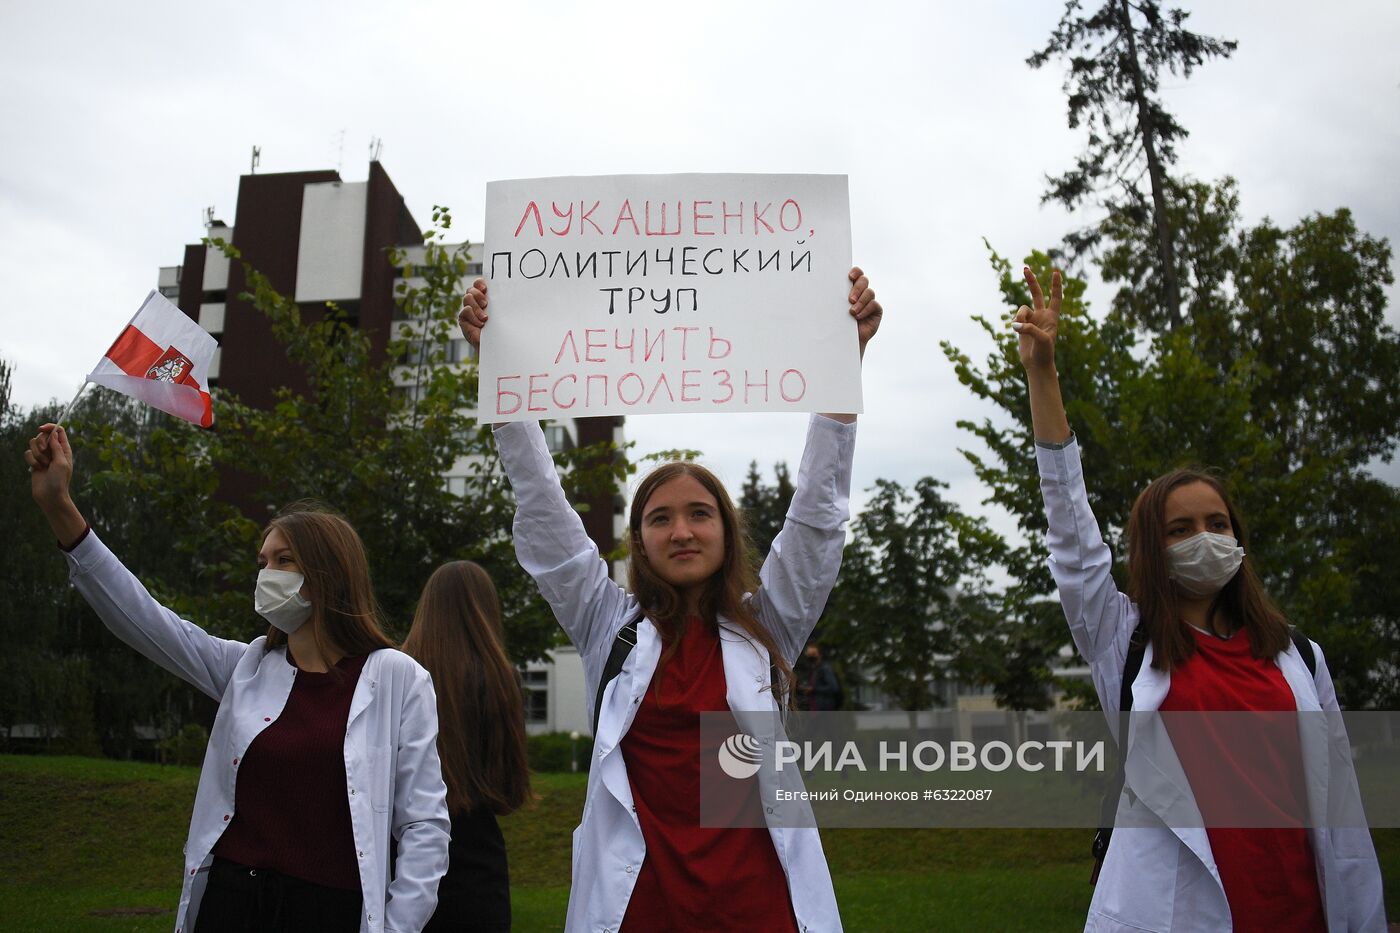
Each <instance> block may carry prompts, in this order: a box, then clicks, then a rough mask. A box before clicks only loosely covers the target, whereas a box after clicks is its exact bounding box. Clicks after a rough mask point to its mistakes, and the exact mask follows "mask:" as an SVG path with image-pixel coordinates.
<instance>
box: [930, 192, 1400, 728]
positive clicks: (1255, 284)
mask: <svg viewBox="0 0 1400 933" xmlns="http://www.w3.org/2000/svg"><path fill="white" fill-rule="evenodd" d="M1174 204H1175V205H1176V208H1175V210H1176V220H1177V222H1178V223H1179V224H1180V227H1179V229H1180V235H1181V240H1182V242H1183V243H1185V244H1187V245H1188V247H1189V249H1188V250H1186V251H1184V252H1183V254H1182V255H1183V259H1182V261H1181V270H1182V272H1183V277H1182V281H1183V282H1184V283H1185V284H1186V286H1187V288H1186V291H1185V294H1186V296H1187V298H1188V301H1189V302H1190V304H1191V306H1192V308H1193V313H1192V316H1191V319H1190V320H1189V321H1188V322H1187V323H1186V324H1184V325H1183V326H1182V327H1181V328H1179V329H1175V330H1173V329H1170V328H1165V327H1162V326H1161V322H1160V321H1159V320H1158V321H1156V323H1154V324H1153V325H1152V326H1148V325H1147V323H1145V322H1146V321H1150V320H1153V319H1152V318H1150V316H1145V315H1144V314H1142V313H1141V311H1142V309H1143V308H1144V306H1145V305H1146V304H1147V303H1148V302H1149V301H1150V299H1145V298H1143V296H1142V295H1141V294H1138V293H1136V292H1135V291H1134V285H1135V284H1136V283H1139V282H1141V275H1142V271H1141V270H1143V269H1144V268H1145V267H1146V265H1147V264H1148V263H1150V262H1151V259H1150V258H1149V257H1148V256H1147V255H1145V254H1148V253H1150V251H1151V246H1150V237H1151V234H1150V229H1149V227H1150V224H1149V223H1148V222H1145V221H1143V220H1142V219H1141V218H1136V217H1135V216H1134V215H1132V214H1131V212H1128V211H1122V212H1117V213H1115V214H1113V215H1111V216H1110V218H1109V222H1108V223H1107V225H1106V228H1105V229H1106V230H1107V232H1108V234H1109V235H1110V236H1111V237H1112V239H1111V241H1110V242H1109V248H1108V249H1107V250H1106V251H1105V253H1104V256H1103V259H1102V266H1103V269H1104V272H1105V278H1108V279H1109V280H1110V281H1123V282H1125V283H1128V284H1126V285H1125V286H1124V287H1123V288H1122V289H1120V291H1119V293H1118V295H1117V296H1116V297H1115V299H1114V304H1113V308H1112V309H1111V310H1110V313H1109V314H1108V315H1107V316H1106V317H1105V318H1103V319H1102V320H1097V319H1095V318H1094V317H1092V316H1091V315H1090V314H1089V309H1088V308H1087V307H1086V306H1085V304H1084V302H1083V300H1082V296H1083V283H1082V281H1079V280H1076V279H1073V278H1070V279H1068V280H1067V281H1066V283H1065V301H1064V305H1063V309H1062V319H1061V334H1062V336H1063V339H1062V340H1060V341H1058V342H1057V347H1056V366H1057V369H1058V370H1059V374H1060V382H1061V385H1062V386H1063V388H1064V393H1065V399H1066V407H1067V411H1068V414H1069V419H1070V423H1071V425H1072V426H1073V427H1074V429H1075V433H1076V436H1077V437H1078V440H1079V444H1080V447H1081V451H1082V455H1083V460H1084V464H1085V475H1086V476H1087V477H1088V487H1089V494H1090V501H1091V504H1092V505H1093V508H1094V511H1095V514H1096V516H1097V517H1098V519H1099V522H1100V525H1101V527H1102V529H1103V531H1104V534H1105V537H1106V539H1107V540H1108V543H1109V545H1110V547H1111V548H1112V550H1113V552H1114V554H1115V555H1118V556H1121V555H1123V554H1124V552H1125V549H1124V547H1123V541H1122V534H1123V529H1124V527H1125V526H1126V522H1127V517H1128V514H1129V511H1130V509H1131V507H1132V504H1133V502H1134V501H1135V499H1136V496H1137V494H1138V493H1139V492H1140V491H1141V490H1142V489H1143V488H1144V487H1145V486H1146V485H1147V483H1148V482H1149V481H1150V480H1151V479H1152V478H1153V477H1155V476H1158V475H1160V474H1162V473H1164V472H1166V471H1167V470H1169V469H1171V468H1173V467H1175V466H1179V465H1185V464H1206V465H1211V466H1213V467H1214V468H1216V469H1217V470H1218V471H1219V472H1220V474H1221V476H1222V479H1223V480H1224V481H1225V483H1226V485H1227V486H1228V487H1229V488H1230V489H1231V490H1232V492H1233V494H1234V496H1235V498H1236V499H1237V501H1238V502H1239V504H1240V506H1241V509H1242V511H1243V514H1244V516H1245V518H1246V520H1247V522H1248V527H1249V531H1250V542H1251V543H1250V552H1251V556H1252V559H1253V560H1254V562H1255V565H1256V567H1258V568H1259V570H1260V571H1261V573H1262V575H1263V577H1264V579H1265V583H1266V585H1267V587H1268V589H1269V591H1270V593H1271V594H1273V596H1274V597H1275V599H1276V600H1278V602H1279V603H1280V605H1281V607H1282V608H1283V610H1284V611H1285V613H1286V614H1287V615H1288V616H1289V617H1290V618H1291V619H1292V620H1293V621H1294V622H1295V623H1296V624H1298V625H1299V626H1300V628H1301V629H1302V631H1303V632H1304V633H1305V634H1308V635H1311V636H1312V637H1314V638H1316V639H1318V640H1319V641H1320V642H1321V643H1322V645H1323V648H1324V650H1325V651H1326V653H1327V657H1328V666H1329V668H1330V669H1331V670H1332V672H1333V675H1334V678H1335V679H1336V681H1337V687H1338V693H1339V696H1340V697H1341V698H1342V702H1343V703H1344V704H1345V705H1350V706H1365V705H1374V704H1377V703H1381V702H1390V701H1389V700H1388V699H1387V698H1389V697H1393V696H1394V691H1395V681H1396V672H1395V668H1394V666H1393V664H1389V663H1378V661H1377V659H1380V658H1393V657H1394V656H1395V655H1396V648H1397V647H1400V644H1397V640H1396V634H1397V629H1398V628H1400V610H1397V609H1395V608H1394V607H1395V606H1396V605H1397V600H1400V581H1397V580H1396V579H1395V576H1396V575H1394V574H1389V575H1386V576H1385V577H1384V578H1382V577H1381V575H1379V573H1378V571H1379V564H1378V563H1377V554H1378V553H1380V552H1383V551H1384V549H1385V546H1384V545H1383V544H1381V541H1382V539H1383V536H1384V535H1385V534H1386V533H1387V529H1391V528H1394V527H1397V525H1398V524H1400V510H1397V504H1398V503H1400V495H1397V492H1396V490H1395V489H1394V487H1390V486H1387V485H1386V484H1384V483H1381V482H1380V481H1378V480H1376V479H1375V478H1374V477H1372V476H1370V475H1369V474H1367V473H1366V472H1365V465H1366V463H1367V462H1369V461H1370V460H1371V459H1372V458H1381V459H1383V460H1384V459H1388V458H1389V457H1390V456H1392V455H1393V454H1394V451H1395V445H1396V442H1397V438H1398V437H1400V421H1397V414H1396V412H1394V411H1392V410H1388V409H1390V408H1393V406H1390V405H1389V404H1388V402H1386V400H1387V399H1390V398H1394V397H1395V394H1396V393H1397V392H1400V335H1397V334H1396V333H1395V331H1394V330H1393V329H1391V328H1390V327H1388V326H1387V325H1386V324H1385V323H1384V312H1385V296H1384V286H1386V285H1388V284H1390V282H1391V281H1392V280H1391V274H1390V265H1389V264H1390V250H1389V245H1388V244H1387V243H1385V241H1383V240H1374V239H1372V238H1370V237H1368V236H1366V235H1365V234H1362V233H1360V232H1358V231H1357V230H1356V228H1355V226H1354V224H1353V223H1352V221H1351V217H1350V214H1349V213H1347V212H1346V211H1344V210H1343V211H1338V212H1336V213H1334V214H1331V215H1316V216H1314V217H1309V218H1305V219H1304V220H1302V221H1300V222H1299V223H1298V224H1297V225H1295V226H1294V227H1292V228H1290V229H1287V230H1283V229H1280V228H1278V227H1276V226H1275V225H1274V224H1273V223H1272V222H1270V221H1267V220H1266V221H1264V222H1262V223H1260V224H1258V225H1256V226H1254V227H1250V228H1246V227H1244V226H1243V225H1242V224H1241V223H1240V221H1239V218H1238V214H1237V212H1236V208H1237V202H1236V199H1235V197H1234V189H1233V184H1232V183H1231V182H1229V181H1228V180H1227V181H1226V182H1224V183H1222V184H1220V185H1217V186H1215V187H1213V188H1212V187H1210V186H1205V185H1199V184H1192V185H1185V186H1181V188H1180V194H1179V195H1178V197H1176V198H1175V199H1174ZM992 262H993V266H994V268H995V269H996V271H997V273H998V278H999V283H1000V289H1001V293H1002V297H1003V300H1004V301H1005V302H1006V303H1007V304H1008V305H1011V306H1017V305H1020V304H1024V303H1028V297H1029V296H1028V295H1027V294H1026V292H1025V288H1024V285H1023V283H1021V281H1020V279H1019V277H1013V276H1012V275H1011V268H1010V264H1009V263H1008V262H1006V261H1005V260H1003V259H1002V258H1001V257H999V256H997V255H995V253H994V254H993V256H992ZM1027 262H1028V264H1029V265H1030V266H1031V267H1032V269H1033V270H1034V271H1035V272H1036V274H1037V275H1038V276H1040V277H1042V280H1046V279H1048V276H1049V273H1050V268H1049V266H1050V263H1049V258H1048V256H1047V255H1046V254H1044V253H1035V254H1032V256H1031V257H1029V258H1028V260H1027ZM979 320H980V322H981V324H982V326H983V328H984V329H985V331H986V332H987V334H988V335H989V336H990V337H991V338H992V339H993V340H994V341H995V342H996V345H995V348H994V350H993V351H992V353H991V354H990V355H989V356H988V357H987V359H986V360H985V362H984V363H983V364H982V365H981V366H977V365H974V364H973V363H972V361H971V359H970V358H969V357H968V356H967V355H966V354H965V353H964V352H962V351H961V350H959V349H958V348H956V347H953V346H951V345H950V344H948V343H946V342H945V343H944V345H943V350H944V353H945V355H946V356H947V357H948V358H949V359H950V360H951V361H952V362H953V364H954V366H955V368H956V371H957V373H958V377H959V379H960V380H961V381H962V382H963V383H964V384H965V385H967V386H969V388H971V389H972V391H973V392H974V394H976V395H977V396H978V397H980V398H983V399H985V400H987V401H989V402H991V403H993V405H994V406H995V407H996V408H997V409H999V413H998V417H997V418H995V419H994V418H991V417H988V418H986V419H984V420H983V421H981V422H980V423H975V424H974V423H963V424H962V427H964V428H966V429H968V430H970V431H972V432H973V433H974V434H975V435H976V436H977V437H978V438H979V439H980V440H981V441H982V442H983V443H984V444H985V445H986V446H987V448H988V449H989V451H990V452H991V458H985V457H983V456H980V455H977V454H975V453H971V452H965V453H966V455H967V456H968V458H969V460H970V462H971V463H972V464H973V467H974V470H975V471H976V472H977V474H978V476H979V478H980V479H981V480H982V481H983V482H984V483H985V484H986V485H987V487H988V488H989V489H990V490H991V497H990V500H989V501H992V502H995V503H997V504H999V505H1001V506H1003V507H1004V508H1006V509H1007V510H1008V511H1009V512H1010V513H1011V514H1012V515H1014V516H1016V519H1017V523H1018V525H1019V526H1020V528H1021V530H1022V532H1023V533H1024V534H1025V536H1026V538H1027V539H1028V540H1030V541H1036V540H1037V539H1038V538H1039V537H1040V535H1041V534H1042V533H1043V530H1044V518H1043V516H1042V515H1041V511H1040V497H1039V494H1038V490H1037V489H1036V480H1035V470H1034V464H1033V463H1032V461H1031V456H1032V454H1031V452H1032V450H1033V449H1034V448H1033V439H1032V437H1031V433H1030V424H1029V404H1028V402H1027V399H1026V394H1025V380H1024V375H1023V373H1022V371H1021V368H1020V364H1019V362H1018V360H1017V358H1016V353H1015V349H1014V346H1013V344H1012V342H1011V341H1009V340H1007V339H1006V338H1005V336H1004V335H1003V334H1002V332H1001V331H1002V328H1000V327H997V326H995V325H994V323H993V322H992V321H990V320H989V319H987V318H985V317H983V318H979ZM1008 419H1009V420H1008ZM1015 554H1016V556H1014V557H1013V558H1012V559H1011V561H1010V562H1009V564H1008V567H1009V569H1010V572H1011V573H1012V575H1013V576H1014V577H1015V578H1016V580H1017V585H1018V586H1020V587H1022V594H1021V598H1022V602H1023V603H1027V602H1028V601H1033V600H1035V599H1039V598H1042V597H1043V596H1048V595H1049V594H1050V593H1051V592H1052V591H1053V590H1052V586H1051V583H1050V580H1049V578H1048V574H1046V573H1045V570H1044V555H1043V553H1042V552H1041V549H1040V548H1039V546H1038V545H1031V546H1030V547H1029V549H1028V550H1026V551H1020V550H1019V549H1017V551H1016V552H1015ZM1117 576H1118V579H1119V585H1120V588H1124V585H1125V583H1126V580H1125V578H1124V575H1123V574H1122V572H1121V568H1119V569H1118V573H1117ZM1066 640H1067V639H1066Z"/></svg>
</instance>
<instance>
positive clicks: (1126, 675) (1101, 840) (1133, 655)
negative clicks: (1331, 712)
mask: <svg viewBox="0 0 1400 933" xmlns="http://www.w3.org/2000/svg"><path fill="white" fill-rule="evenodd" d="M1288 634H1289V636H1290V637H1292V639H1293V644H1294V645H1295V646H1296V647H1297V648H1298V654H1300V655H1301V656H1302V658H1303V663H1304V664H1306V665H1307V666H1308V673H1309V674H1312V675H1313V676H1314V677H1316V676H1317V655H1316V654H1314V653H1313V645H1312V642H1310V641H1308V639H1307V637H1306V636H1305V635H1303V634H1302V633H1301V632H1299V631H1298V630H1297V629H1296V628H1293V627H1292V626H1290V627H1289V629H1288ZM1146 650H1147V635H1146V633H1145V632H1143V630H1142V628H1141V626H1139V627H1138V628H1136V629H1134V630H1133V634H1132V637H1131V638H1130V639H1129V641H1128V656H1127V657H1126V658H1125V659H1124V660H1123V683H1122V685H1121V686H1120V687H1119V688H1118V745H1119V750H1120V753H1119V755H1118V767H1117V768H1115V769H1114V772H1113V778H1112V779H1111V780H1110V781H1109V784H1108V787H1107V788H1106V789H1105V790H1104V794H1103V801H1102V802H1101V803H1100V804H1099V829H1098V831H1097V832H1095V833H1094V843H1093V845H1092V846H1091V848H1090V851H1092V852H1093V854H1094V873H1093V874H1092V875H1090V876H1089V883H1090V884H1097V883H1098V880H1099V870H1100V869H1101V868H1103V860H1104V856H1106V855H1108V843H1109V841H1110V840H1112V838H1113V818H1114V816H1115V815H1116V814H1117V813H1118V798H1119V797H1120V796H1122V793H1123V772H1124V766H1125V764H1126V757H1127V756H1126V755H1124V754H1122V747H1123V744H1124V743H1125V742H1127V740H1128V718H1129V717H1128V714H1129V713H1131V712H1132V711H1133V681H1135V680H1137V675H1138V672H1139V671H1141V670H1142V657H1143V654H1144V653H1145V652H1146Z"/></svg>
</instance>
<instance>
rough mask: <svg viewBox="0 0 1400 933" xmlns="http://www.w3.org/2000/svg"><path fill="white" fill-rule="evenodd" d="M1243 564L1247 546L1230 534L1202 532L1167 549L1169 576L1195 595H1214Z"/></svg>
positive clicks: (1232, 577)
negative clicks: (1240, 543)
mask: <svg viewBox="0 0 1400 933" xmlns="http://www.w3.org/2000/svg"><path fill="white" fill-rule="evenodd" d="M1242 563H1244V548H1242V547H1240V546H1239V542H1238V541H1236V540H1235V539H1234V538H1232V537H1230V536H1229V535H1218V534H1215V533H1213V532H1209V531H1203V532H1201V533H1200V534H1198V535H1196V536H1194V537H1191V538H1187V539H1186V540H1185V541H1179V542H1177V543H1176V544H1173V545H1172V546H1171V547H1169V548H1167V576H1168V577H1170V578H1171V579H1173V580H1175V581H1176V582H1177V585H1178V586H1180V587H1181V588H1182V589H1183V590H1185V591H1186V592H1188V593H1190V594H1191V595H1192V596H1214V595H1215V594H1216V593H1218V592H1220V588H1221V587H1223V586H1224V585H1225V584H1227V583H1229V582H1230V581H1231V580H1232V579H1234V576H1235V574H1236V573H1238V572H1239V569H1240V564H1242Z"/></svg>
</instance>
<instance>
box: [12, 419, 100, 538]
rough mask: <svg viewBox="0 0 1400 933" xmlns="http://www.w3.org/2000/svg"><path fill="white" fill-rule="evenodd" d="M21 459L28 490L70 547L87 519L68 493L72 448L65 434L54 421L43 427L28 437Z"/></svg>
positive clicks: (57, 535) (84, 526) (83, 527)
mask: <svg viewBox="0 0 1400 933" xmlns="http://www.w3.org/2000/svg"><path fill="white" fill-rule="evenodd" d="M24 462H25V463H27V464H28V465H29V492H30V494H31V495H32V496H34V501H35V502H37V503H38V504H39V509H40V511H42V512H43V513H44V517H45V518H47V519H48V520H49V527H50V528H52V529H53V533H54V537H56V538H58V541H59V543H60V544H62V545H63V546H64V547H68V546H71V545H72V544H74V543H75V542H76V541H77V540H78V539H79V538H80V537H82V534H83V530H84V529H86V528H87V522H86V521H85V520H84V519H83V516H82V514H81V513H79V512H78V509H77V507H76V506H75V505H73V500H72V499H71V498H69V495H68V487H69V485H70V483H71V482H72V480H73V448H72V446H71V445H70V444H69V443H68V434H67V433H66V432H65V431H64V430H63V428H61V427H60V426H58V425H56V424H46V425H44V426H42V427H41V428H39V433H38V434H36V435H35V436H34V437H32V438H30V440H29V449H28V450H26V451H25V452H24Z"/></svg>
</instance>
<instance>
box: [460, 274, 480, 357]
mask: <svg viewBox="0 0 1400 933" xmlns="http://www.w3.org/2000/svg"><path fill="white" fill-rule="evenodd" d="M486 316H487V315H486V280H485V279H477V280H476V281H475V282H473V283H472V287H471V290H470V291H468V292H467V293H466V294H465V295H463V296H462V310H461V311H459V312H458V313H457V323H458V325H459V326H461V328H462V336H463V337H466V338H467V343H470V344H471V345H472V346H474V347H476V348H477V349H481V329H482V328H483V327H485V326H486Z"/></svg>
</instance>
